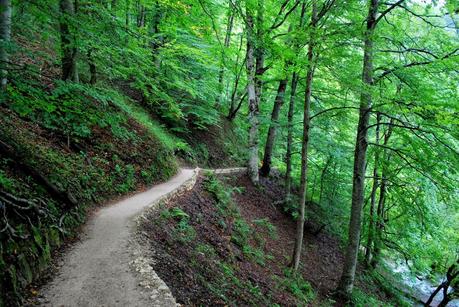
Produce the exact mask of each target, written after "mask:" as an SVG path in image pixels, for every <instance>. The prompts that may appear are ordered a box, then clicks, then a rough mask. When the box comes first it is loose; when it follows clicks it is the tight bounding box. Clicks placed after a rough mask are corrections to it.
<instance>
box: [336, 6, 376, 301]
mask: <svg viewBox="0 0 459 307" xmlns="http://www.w3.org/2000/svg"><path fill="white" fill-rule="evenodd" d="M378 7H379V0H370V7H369V11H368V17H367V25H366V30H365V33H364V54H363V69H362V83H363V85H362V86H363V87H364V88H363V90H362V93H361V96H360V110H359V123H358V127H357V137H356V142H355V150H354V173H353V179H352V182H353V185H352V206H351V218H350V221H349V239H348V243H347V248H346V256H345V260H344V268H343V273H342V275H341V279H340V282H339V285H338V289H337V294H338V296H341V297H342V298H343V299H345V300H349V299H350V298H351V295H352V290H353V288H354V278H355V270H356V266H357V256H358V252H359V244H360V231H361V227H362V225H361V222H362V207H363V202H364V194H365V167H366V155H367V147H368V141H367V136H368V122H369V117H370V111H371V105H372V94H371V87H372V85H373V33H374V29H375V26H376V15H377V12H378Z"/></svg>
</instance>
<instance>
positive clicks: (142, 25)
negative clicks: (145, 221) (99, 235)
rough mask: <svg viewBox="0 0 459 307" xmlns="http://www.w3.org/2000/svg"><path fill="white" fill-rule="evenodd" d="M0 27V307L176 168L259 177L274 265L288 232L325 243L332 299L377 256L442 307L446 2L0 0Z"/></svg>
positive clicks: (454, 118)
mask: <svg viewBox="0 0 459 307" xmlns="http://www.w3.org/2000/svg"><path fill="white" fill-rule="evenodd" d="M0 14H1V15H0V72H1V94H0V95H1V96H0V99H1V100H0V284H1V287H2V291H1V294H0V305H2V304H7V305H8V303H9V302H11V304H13V303H12V302H13V301H14V302H19V301H20V300H21V298H23V289H24V288H26V286H27V285H29V284H30V283H31V282H32V281H33V280H36V279H37V278H38V276H39V275H40V272H42V271H44V270H45V269H46V266H47V263H49V261H50V258H51V252H52V250H54V249H55V248H57V247H58V246H59V245H60V244H61V243H62V240H64V239H65V238H68V237H72V236H73V235H74V234H75V229H76V228H77V227H78V225H80V224H81V223H82V222H83V221H84V216H85V213H84V212H85V210H86V209H87V208H88V207H90V206H92V205H93V204H96V203H101V202H103V201H104V200H107V199H111V198H113V197H115V196H117V195H122V194H126V193H127V192H130V191H134V190H136V189H138V188H140V187H142V186H148V185H151V184H152V183H155V182H158V181H161V180H165V179H167V178H169V177H170V176H172V175H173V174H174V173H175V171H176V169H177V165H178V164H185V165H200V166H210V167H227V166H229V165H244V166H247V169H248V174H249V176H250V179H251V181H252V182H253V183H254V184H255V185H257V183H258V182H259V181H260V180H262V178H263V177H269V176H275V177H276V178H278V179H279V180H280V181H281V183H282V186H283V187H284V193H285V197H284V199H283V200H282V202H283V203H284V204H285V206H286V207H289V208H290V211H289V212H291V213H292V218H294V219H295V220H296V223H297V226H296V235H295V238H291V239H292V240H295V246H294V249H293V250H292V251H289V253H290V254H291V261H290V267H291V268H292V270H293V272H295V271H297V270H298V269H299V268H300V267H301V265H302V263H301V256H302V255H304V254H305V253H306V254H307V253H308V248H307V242H306V241H305V240H303V232H304V225H305V220H314V221H318V222H320V224H321V225H323V227H324V228H325V229H326V231H327V232H328V233H330V234H332V235H334V236H335V237H337V238H339V240H341V242H342V245H343V249H344V250H345V258H344V263H343V271H342V275H341V279H340V282H339V286H338V287H337V289H336V291H335V293H334V294H333V295H334V297H335V298H336V299H337V300H343V301H348V300H350V299H351V298H352V297H353V286H354V280H355V278H356V276H355V275H356V267H357V265H358V263H360V264H361V265H362V266H363V267H365V269H366V270H368V271H372V270H377V269H378V268H380V267H384V266H386V264H387V261H392V262H397V261H401V262H403V263H405V264H406V266H408V267H409V269H410V271H411V273H412V274H414V275H415V276H418V277H419V278H431V279H432V280H434V281H436V282H437V283H438V285H439V287H438V291H442V292H443V291H444V293H446V295H445V296H444V299H443V300H442V302H441V305H442V306H446V304H448V302H449V301H451V300H453V299H455V298H458V296H459V278H458V276H459V266H458V263H459V262H458V261H459V258H458V257H459V254H458V253H459V189H458V187H459V185H458V183H459V173H458V170H459V3H458V2H457V1H456V0H451V1H450V0H446V1H422V0H393V1H382V0H368V1H337V0H282V1H273V0H244V1H242V0H221V1H213V0H183V1H175V0H111V1H108V0H40V1H38V0H20V1H19V0H0ZM311 208H314V210H311ZM305 242H306V243H305ZM448 287H449V288H448ZM447 289H449V291H450V292H447ZM429 304H430V302H427V305H429Z"/></svg>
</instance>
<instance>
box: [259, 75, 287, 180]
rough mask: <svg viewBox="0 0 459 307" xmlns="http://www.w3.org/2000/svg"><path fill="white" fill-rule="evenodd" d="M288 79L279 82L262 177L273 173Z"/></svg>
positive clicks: (261, 172)
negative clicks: (276, 141) (276, 142)
mask: <svg viewBox="0 0 459 307" xmlns="http://www.w3.org/2000/svg"><path fill="white" fill-rule="evenodd" d="M287 82H288V80H287V79H283V80H281V81H279V87H278V88H277V94H276V98H275V99H274V106H273V111H272V113H271V123H270V125H269V130H268V136H267V137H266V144H265V152H264V157H263V165H262V167H261V169H260V175H261V176H264V177H267V176H269V173H270V171H271V159H272V153H273V148H274V142H275V140H276V132H277V126H278V122H277V121H278V119H279V112H280V109H281V108H282V105H283V104H284V96H285V89H286V88H287Z"/></svg>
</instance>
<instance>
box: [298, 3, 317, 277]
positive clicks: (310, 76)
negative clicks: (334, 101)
mask: <svg viewBox="0 0 459 307" xmlns="http://www.w3.org/2000/svg"><path fill="white" fill-rule="evenodd" d="M316 18H317V7H316V1H315V0H313V1H312V14H311V29H310V37H309V43H308V71H307V74H306V89H305V94H304V108H303V141H302V146H301V178H300V197H301V198H300V204H299V208H300V212H299V217H298V220H297V224H296V236H295V246H294V249H293V257H292V267H293V270H294V271H295V272H296V271H297V270H298V268H299V266H300V260H301V251H302V248H303V235H304V220H305V206H306V197H307V196H306V194H307V191H308V146H309V128H310V109H311V94H312V83H313V80H314V68H315V63H314V62H315V57H314V45H315V28H316V26H317V20H316Z"/></svg>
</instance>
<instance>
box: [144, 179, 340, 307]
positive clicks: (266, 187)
mask: <svg viewBox="0 0 459 307" xmlns="http://www.w3.org/2000/svg"><path fill="white" fill-rule="evenodd" d="M223 180H224V181H225V182H226V184H228V185H229V186H231V187H242V190H243V192H242V193H240V194H238V193H234V195H233V199H234V200H235V202H236V203H237V206H238V207H239V210H240V213H241V216H242V218H243V219H244V220H245V221H246V222H247V223H248V224H249V225H250V226H251V227H252V229H254V230H255V232H256V233H258V234H259V235H261V237H262V238H261V242H264V244H263V245H264V246H263V250H264V253H265V255H271V256H270V257H267V258H266V260H265V264H264V265H260V264H258V263H256V262H255V261H253V260H251V259H249V258H248V257H246V256H245V255H244V253H243V252H242V251H241V249H240V247H239V246H237V245H236V244H234V242H233V241H232V240H231V229H232V228H234V225H233V223H234V221H232V220H231V218H228V219H226V220H225V221H224V222H225V223H226V224H227V226H229V227H227V228H226V229H225V228H222V226H221V223H222V222H221V218H220V216H219V214H218V212H217V210H216V201H215V199H214V197H213V196H212V195H211V194H210V193H209V192H207V191H206V189H205V179H204V178H203V177H201V178H199V179H198V182H197V184H196V186H195V188H194V189H193V190H192V191H190V192H188V193H187V194H185V195H182V196H180V197H177V198H174V199H172V200H171V201H170V202H168V203H167V204H165V205H164V207H163V209H162V210H166V209H168V208H169V209H170V208H177V207H178V208H181V209H182V210H183V211H184V212H185V213H186V214H188V215H189V217H190V218H189V224H190V225H191V226H192V227H193V228H194V229H195V231H196V237H195V239H194V240H192V241H190V242H179V241H177V240H176V238H174V236H173V235H172V234H173V233H174V231H175V230H174V229H176V227H177V226H178V222H177V221H172V222H171V221H167V222H166V223H165V222H164V220H162V219H161V217H160V216H161V215H160V214H159V213H158V212H157V213H156V214H152V215H150V216H149V219H150V222H148V223H144V224H143V225H142V227H143V230H144V231H145V232H146V233H148V235H149V238H150V240H151V248H152V250H153V251H154V254H155V259H154V261H153V263H154V264H153V268H154V270H155V271H156V272H157V274H158V275H159V276H160V277H161V278H162V279H163V280H164V281H165V282H166V284H167V285H168V286H169V287H170V288H171V290H172V292H173V294H174V296H175V297H176V300H177V302H179V303H182V304H185V305H189V306H198V305H206V306H209V305H227V304H228V302H234V303H237V305H259V304H266V301H260V300H258V299H256V298H255V299H254V296H253V295H252V293H251V292H250V287H238V286H235V285H234V284H231V283H230V282H228V285H227V287H228V289H226V290H225V291H224V294H223V296H224V297H223V298H222V294H220V295H219V294H218V293H215V292H212V291H209V284H212V282H213V281H214V280H215V279H218V278H219V277H218V274H219V273H217V272H219V267H218V261H216V260H215V258H216V259H218V260H220V261H225V262H228V263H229V264H230V265H231V267H232V268H233V269H234V275H236V276H237V279H238V280H240V281H242V283H243V284H244V282H249V284H252V285H254V284H255V285H256V286H257V287H258V289H259V290H260V292H261V293H262V294H263V296H265V297H268V298H269V301H270V303H277V304H280V305H283V306H285V305H297V304H298V301H297V300H296V298H295V297H294V296H293V295H292V294H291V293H290V292H289V291H285V288H282V287H279V280H282V279H283V278H284V277H285V275H284V270H285V269H286V267H287V266H288V262H289V258H290V253H291V250H292V248H293V243H294V242H293V238H294V234H295V222H294V221H293V220H292V218H291V217H290V216H289V215H288V214H286V213H284V212H283V210H282V209H281V208H278V207H276V205H275V204H278V203H281V202H280V201H281V200H282V198H283V189H282V187H281V186H280V185H279V184H277V183H276V182H275V181H274V180H271V179H264V178H262V180H261V185H260V187H255V186H254V185H253V184H252V183H251V182H250V180H249V178H248V177H247V176H246V175H233V176H232V177H225V178H223ZM163 212H164V211H163ZM265 218H267V219H268V220H269V222H270V223H271V224H272V225H274V226H275V227H276V229H277V236H276V238H275V239H273V238H271V237H270V235H269V233H268V231H266V229H265V228H263V227H260V226H259V225H257V224H256V223H254V221H256V220H260V219H265ZM308 225H309V226H310V227H307V229H306V233H305V252H304V253H303V259H302V263H303V267H302V272H303V276H304V278H305V279H306V280H308V281H309V282H310V283H311V285H312V286H313V287H314V289H316V292H317V293H318V295H317V296H316V299H315V301H314V302H312V303H311V304H313V305H317V304H318V302H319V301H323V300H324V299H326V298H327V296H328V295H330V293H331V291H332V290H333V289H334V288H335V287H336V285H337V281H338V278H339V276H340V273H341V268H342V267H341V263H342V261H343V254H342V252H341V249H340V244H339V241H338V240H337V239H335V238H333V237H331V236H330V235H328V234H327V233H325V232H323V231H322V232H319V233H318V234H317V235H315V234H314V232H317V227H315V226H314V223H313V222H312V221H311V222H310V223H309V224H308ZM255 241H256V240H255V239H254V238H252V239H251V240H250V243H251V245H256V242H255ZM200 244H201V245H202V244H206V245H210V246H212V248H213V249H214V250H215V252H216V257H215V258H214V257H209V254H206V253H199V252H198V253H196V247H197V246H198V245H200Z"/></svg>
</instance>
